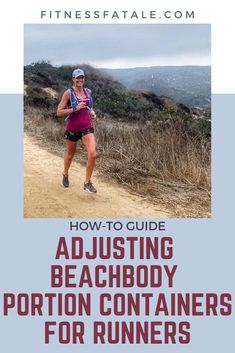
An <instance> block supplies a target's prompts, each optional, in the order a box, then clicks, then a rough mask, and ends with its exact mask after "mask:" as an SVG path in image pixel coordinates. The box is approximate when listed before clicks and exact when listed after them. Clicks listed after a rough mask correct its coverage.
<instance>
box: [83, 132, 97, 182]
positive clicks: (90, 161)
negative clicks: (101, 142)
mask: <svg viewBox="0 0 235 353" xmlns="http://www.w3.org/2000/svg"><path fill="white" fill-rule="evenodd" d="M82 142H83V144H84V146H85V148H86V150H87V155H88V156H87V157H88V158H87V165H86V180H85V183H87V182H89V181H90V180H91V176H92V173H93V170H94V167H95V160H96V142H95V135H94V134H93V133H90V134H87V135H84V136H83V137H82Z"/></svg>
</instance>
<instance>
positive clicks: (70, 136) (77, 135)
mask: <svg viewBox="0 0 235 353" xmlns="http://www.w3.org/2000/svg"><path fill="white" fill-rule="evenodd" d="M93 133H94V128H93V127H90V128H88V129H85V130H82V131H79V132H71V131H68V130H66V131H65V133H64V138H65V139H66V140H69V141H73V142H77V141H78V140H81V139H82V137H83V136H85V135H87V134H93Z"/></svg>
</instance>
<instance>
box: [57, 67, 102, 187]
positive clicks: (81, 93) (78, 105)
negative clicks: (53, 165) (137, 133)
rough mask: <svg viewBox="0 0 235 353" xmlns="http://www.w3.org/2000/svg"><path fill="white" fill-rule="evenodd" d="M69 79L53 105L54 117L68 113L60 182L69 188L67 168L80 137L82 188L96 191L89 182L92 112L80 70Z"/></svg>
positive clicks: (92, 151)
mask: <svg viewBox="0 0 235 353" xmlns="http://www.w3.org/2000/svg"><path fill="white" fill-rule="evenodd" d="M72 80H73V86H72V87H71V88H69V89H67V90H66V91H65V92H64V94H63V96H62V98H61V101H60V103H59V105H58V108H57V116H59V117H65V116H68V117H67V119H66V120H67V121H66V131H65V134H64V137H65V142H66V153H65V156H64V171H63V178H62V184H63V186H64V187H66V188H67V187H69V167H70V165H71V162H72V160H73V157H74V154H75V152H76V147H77V142H78V140H82V143H83V145H84V146H85V149H86V151H87V164H86V177H85V181H84V186H83V188H84V190H86V191H88V192H90V193H96V192H97V190H96V189H95V187H94V185H93V184H92V182H91V176H92V173H93V170H94V167H95V160H96V141H95V136H94V128H93V119H94V118H95V112H94V110H93V109H92V96H91V91H90V90H89V89H88V88H84V81H85V74H84V71H83V70H81V69H76V70H74V71H73V73H72Z"/></svg>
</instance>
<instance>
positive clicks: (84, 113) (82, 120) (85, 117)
mask: <svg viewBox="0 0 235 353" xmlns="http://www.w3.org/2000/svg"><path fill="white" fill-rule="evenodd" d="M83 91H84V93H85V95H86V98H85V99H84V101H85V103H86V106H87V107H89V104H90V99H89V97H88V95H87V92H86V91H85V90H84V89H83ZM79 102H81V100H79ZM91 127H93V124H92V119H91V115H90V111H89V109H88V108H82V109H80V110H79V111H78V112H75V113H71V114H70V115H69V118H68V120H67V124H66V130H68V131H70V132H80V131H83V130H86V129H89V128H91Z"/></svg>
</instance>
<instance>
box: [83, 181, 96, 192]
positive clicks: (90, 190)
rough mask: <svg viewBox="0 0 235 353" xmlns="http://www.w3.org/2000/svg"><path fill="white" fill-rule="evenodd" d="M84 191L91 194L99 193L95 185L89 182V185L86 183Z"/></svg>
mask: <svg viewBox="0 0 235 353" xmlns="http://www.w3.org/2000/svg"><path fill="white" fill-rule="evenodd" d="M83 189H84V190H85V191H88V192H90V193H96V192H97V190H96V188H95V187H94V185H93V184H92V183H91V182H90V181H88V183H84V187H83Z"/></svg>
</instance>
